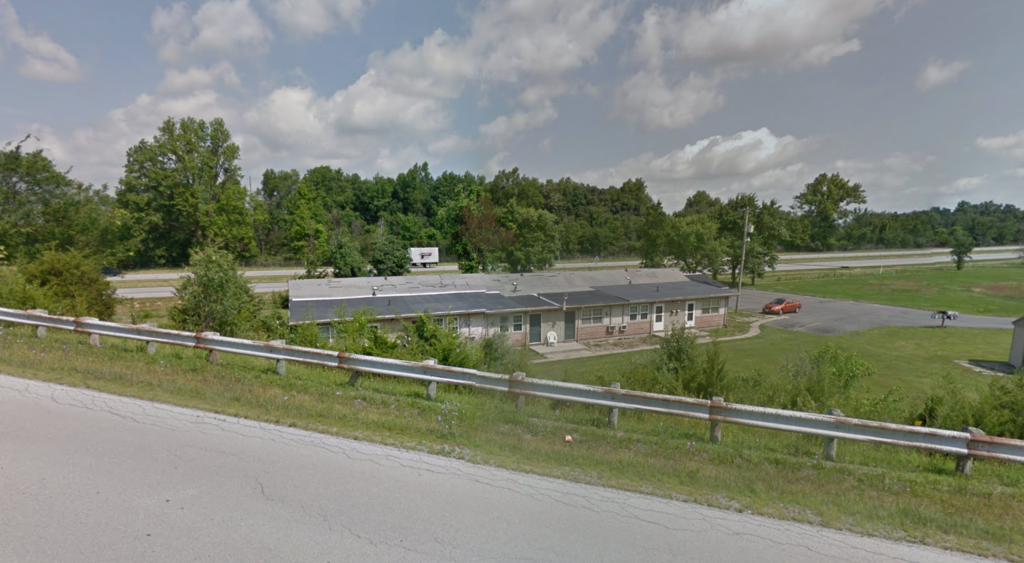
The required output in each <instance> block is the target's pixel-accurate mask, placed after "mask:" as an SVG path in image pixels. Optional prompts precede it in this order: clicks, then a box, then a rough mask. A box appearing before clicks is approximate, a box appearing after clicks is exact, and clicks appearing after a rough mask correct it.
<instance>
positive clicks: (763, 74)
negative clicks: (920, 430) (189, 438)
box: [0, 0, 1024, 211]
mask: <svg viewBox="0 0 1024 563" xmlns="http://www.w3.org/2000/svg"><path fill="white" fill-rule="evenodd" d="M1022 21H1024V2H1020V1H1018V0H990V1H987V2H959V1H953V0H948V1H942V0H816V1H813V2H812V1H807V2H795V1H789V0H717V1H708V0H698V1H681V2H668V1H663V2H643V1H640V0H634V1H629V0H558V1H553V0H483V1H480V2H472V1H447V0H431V1H429V2H425V1H412V0H407V1H402V2H400V1H397V0H192V1H188V2H173V1H172V2H167V1H160V0H158V1H150V0H45V1H44V0H0V142H8V141H15V142H16V141H18V140H20V139H21V138H23V137H25V135H27V134H32V135H33V136H34V138H30V139H29V141H28V142H27V144H26V146H28V147H29V148H42V149H44V151H45V153H46V154H47V155H48V156H50V157H51V158H53V159H54V160H55V161H56V162H57V163H58V164H59V165H60V166H61V167H62V168H69V167H70V168H71V169H72V175H73V176H74V177H76V178H77V179H80V180H83V181H86V182H90V183H93V184H95V185H97V186H99V185H102V184H108V185H109V187H110V189H114V187H115V186H116V185H117V181H118V179H119V177H120V175H121V172H122V167H123V165H124V159H125V151H126V150H127V149H128V148H129V147H130V146H132V145H134V144H136V143H138V142H139V141H140V140H142V139H148V138H152V137H153V136H154V135H155V134H156V130H157V127H158V126H159V124H160V123H161V122H162V121H163V120H164V119H166V118H168V117H174V118H181V117H185V116H193V117H197V118H202V119H212V118H215V117H221V118H223V119H224V120H225V122H226V123H227V125H228V128H229V130H230V131H231V133H232V135H233V138H234V140H235V141H236V142H237V143H238V144H239V146H240V147H241V153H242V158H241V162H240V164H241V166H242V169H243V173H244V174H245V175H246V177H247V178H251V179H252V183H253V185H254V187H255V186H256V185H257V184H258V183H259V179H260V176H261V175H262V173H263V171H264V170H265V169H267V168H275V169H292V168H295V169H298V170H300V171H304V170H306V169H308V168H310V167H313V166H320V165H330V166H333V167H339V168H342V169H344V170H345V171H346V172H357V173H359V174H362V175H364V176H373V175H374V174H378V173H379V174H382V175H387V176H393V175H395V174H397V173H399V172H402V171H404V170H407V169H409V168H410V167H411V166H412V165H413V164H416V163H419V162H428V163H429V165H430V168H431V171H432V172H433V173H434V174H435V175H438V174H440V173H441V172H442V171H444V170H452V171H455V172H459V173H462V172H465V171H469V172H472V173H476V174H484V175H486V176H488V177H490V176H493V175H494V174H495V173H496V172H497V171H499V170H502V169H511V168H512V167H518V168H519V170H520V172H521V173H523V174H526V175H530V176H535V177H538V178H541V179H548V178H552V179H557V178H562V177H566V176H568V177H571V178H573V179H575V180H578V181H584V182H586V183H589V184H593V185H596V186H599V187H602V188H603V187H608V186H611V185H621V183H622V182H623V181H625V180H627V179H629V178H636V177H640V178H643V179H644V180H645V181H646V182H647V185H648V190H649V192H650V193H651V194H652V196H653V197H655V198H656V199H659V200H661V201H662V202H663V204H664V205H665V208H666V210H669V211H672V210H675V209H679V208H680V207H682V205H683V204H684V203H685V201H686V198H687V197H688V196H689V195H691V194H692V193H694V192H695V191H697V190H706V191H708V192H709V193H711V194H712V195H714V196H718V197H722V198H728V197H731V196H733V195H735V194H737V193H740V192H755V193H757V194H758V195H759V196H760V197H762V198H763V199H770V198H777V199H778V200H779V201H780V202H781V203H782V204H783V205H784V206H788V205H789V204H790V203H791V202H792V198H793V196H794V195H796V194H797V193H799V192H800V191H801V190H802V189H803V186H804V185H805V184H807V183H809V182H811V181H812V180H813V179H814V177H815V176H817V175H818V174H820V173H822V172H828V173H839V174H841V175H842V176H843V177H845V178H848V179H850V180H851V181H854V182H858V183H860V184H862V185H863V186H864V189H865V192H866V195H867V198H868V207H870V208H872V209H876V210H886V211H907V210H911V209H922V208H928V207H931V206H936V205H938V206H945V207H952V206H955V205H956V204H957V202H959V201H961V200H967V201H971V202H981V201H986V200H994V201H997V202H1000V203H1012V204H1015V205H1017V206H1024V112H1022V111H1021V101H1022V100H1024V34H1021V33H1020V30H1019V25H1020V22H1022Z"/></svg>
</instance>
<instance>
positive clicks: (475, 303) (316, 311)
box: [288, 291, 551, 323]
mask: <svg viewBox="0 0 1024 563" xmlns="http://www.w3.org/2000/svg"><path fill="white" fill-rule="evenodd" d="M546 305H548V306H550V305H551V304H550V303H546ZM341 306H344V307H345V313H346V314H345V317H346V318H348V317H351V316H352V314H353V313H355V312H356V311H359V310H361V309H366V310H371V309H372V310H373V312H374V314H375V315H376V316H377V317H384V318H390V317H409V316H413V315H416V314H418V313H422V312H426V311H429V312H430V313H432V314H435V315H445V314H466V313H482V312H485V311H494V312H497V311H513V310H522V309H526V308H527V307H523V306H521V305H520V304H518V303H516V302H514V301H512V300H510V299H508V298H506V297H505V296H503V295H501V294H498V293H487V292H483V291H475V292H459V293H443V294H432V295H405V296H396V297H387V296H377V297H352V298H346V299H313V300H308V301H292V302H291V304H290V306H289V310H288V322H290V323H300V322H304V321H309V320H313V321H316V322H320V321H328V320H331V319H336V318H339V317H338V315H337V314H336V313H337V311H338V308H339V307H341Z"/></svg>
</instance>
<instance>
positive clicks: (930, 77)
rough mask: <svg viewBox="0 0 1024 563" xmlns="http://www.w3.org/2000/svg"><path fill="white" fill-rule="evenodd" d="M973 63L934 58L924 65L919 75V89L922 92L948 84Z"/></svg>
mask: <svg viewBox="0 0 1024 563" xmlns="http://www.w3.org/2000/svg"><path fill="white" fill-rule="evenodd" d="M969 66H971V63H969V62H967V61H950V62H948V63H947V62H943V61H941V60H939V59H932V60H930V61H928V64H926V65H924V68H922V69H921V72H920V73H919V74H918V75H917V89H918V90H921V91H922V92H924V91H926V90H931V89H932V88H935V87H936V86H942V85H943V84H948V83H950V82H952V81H954V80H956V79H957V77H958V76H960V73H961V72H963V71H965V70H967V67H969Z"/></svg>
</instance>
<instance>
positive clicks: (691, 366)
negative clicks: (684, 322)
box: [624, 330, 730, 399]
mask: <svg viewBox="0 0 1024 563" xmlns="http://www.w3.org/2000/svg"><path fill="white" fill-rule="evenodd" d="M624 383H625V385H626V387H627V388H628V389H636V390H639V391H647V392H650V393H665V394H669V395H678V396H683V397H697V398H701V399H710V398H711V397H714V396H716V395H718V396H725V395H726V393H727V391H728V390H729V388H730V376H729V371H728V368H727V366H726V362H725V357H724V356H723V355H722V353H721V350H720V348H719V347H718V343H713V344H711V345H708V346H698V345H697V337H696V336H695V335H693V334H692V333H689V332H686V331H684V330H674V331H672V332H670V333H669V334H668V335H666V336H665V338H664V339H662V341H661V342H660V343H659V345H658V349H657V350H656V351H654V352H653V353H652V354H648V355H646V356H645V357H641V358H640V359H638V360H637V361H635V362H634V363H633V365H632V366H631V368H630V370H629V372H628V373H627V374H626V377H625V381H624Z"/></svg>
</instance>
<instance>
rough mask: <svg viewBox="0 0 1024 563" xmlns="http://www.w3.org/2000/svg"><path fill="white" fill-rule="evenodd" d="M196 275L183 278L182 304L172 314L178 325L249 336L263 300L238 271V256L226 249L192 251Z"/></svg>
mask: <svg viewBox="0 0 1024 563" xmlns="http://www.w3.org/2000/svg"><path fill="white" fill-rule="evenodd" d="M189 271H190V272H191V273H192V276H190V277H186V278H184V279H183V280H182V281H181V285H180V286H178V290H177V292H176V294H177V296H178V300H179V301H178V303H177V304H175V305H174V306H173V307H171V309H170V311H169V315H168V316H169V317H170V319H171V322H172V323H174V325H175V326H177V327H178V328H180V329H182V330H190V331H193V332H206V331H212V332H218V333H220V334H221V335H224V336H246V335H249V334H250V333H251V332H253V331H254V329H255V327H256V324H257V321H258V319H259V316H260V310H261V300H260V299H259V297H257V296H256V295H255V294H253V292H252V288H250V287H249V284H248V283H246V281H245V278H244V277H242V275H241V274H239V273H238V266H237V264H236V263H235V260H234V258H232V257H231V255H230V254H228V253H227V252H225V251H223V250H203V251H198V252H193V253H192V259H191V261H190V263H189Z"/></svg>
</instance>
